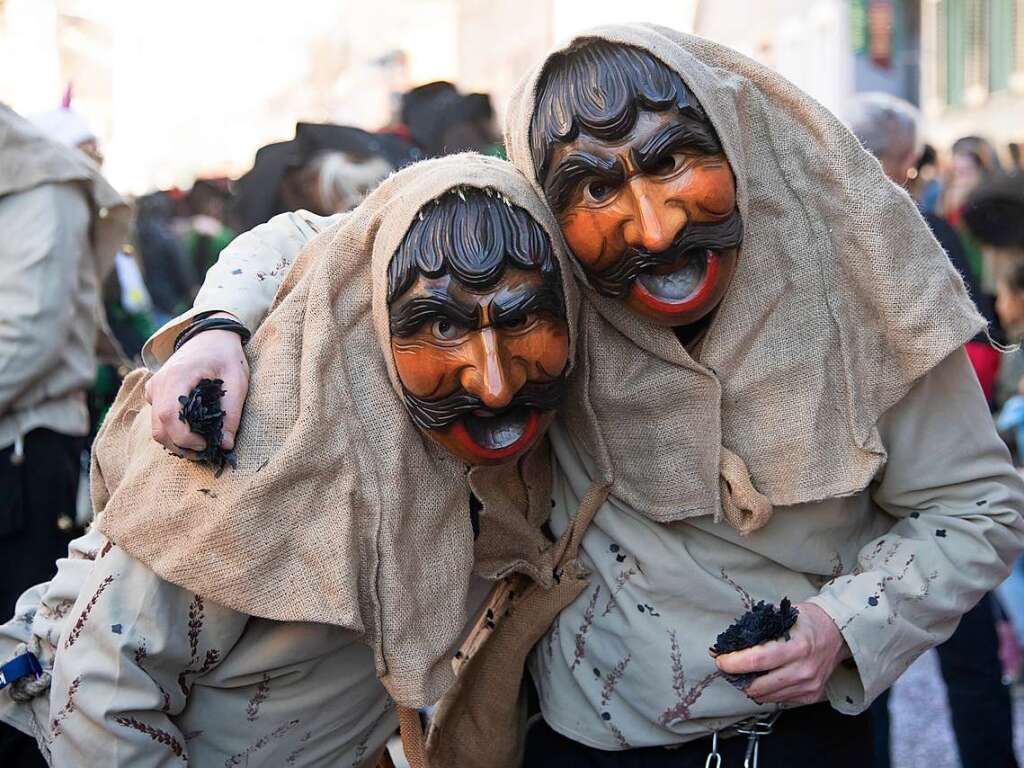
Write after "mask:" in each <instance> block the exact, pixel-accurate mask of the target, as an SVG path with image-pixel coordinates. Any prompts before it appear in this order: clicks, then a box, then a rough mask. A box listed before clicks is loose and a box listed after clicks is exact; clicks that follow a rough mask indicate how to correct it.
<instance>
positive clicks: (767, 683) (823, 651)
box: [715, 603, 851, 704]
mask: <svg viewBox="0 0 1024 768" xmlns="http://www.w3.org/2000/svg"><path fill="white" fill-rule="evenodd" d="M796 608H797V609H798V610H799V611H800V618H798V619H797V622H796V624H794V625H793V628H792V629H791V630H790V631H789V640H788V641H787V640H772V641H770V642H767V643H762V644H761V645H755V646H754V647H753V648H747V649H745V650H742V651H736V652H735V653H723V654H722V655H720V656H717V657H716V658H715V664H716V665H717V666H718V668H719V669H720V670H721V671H722V672H726V673H728V674H745V673H749V672H764V673H765V674H763V675H761V676H760V677H758V678H756V679H755V680H754V682H752V683H751V684H750V685H749V686H748V687H747V688H746V689H745V690H744V693H746V694H747V696H749V697H750V698H751V699H753V700H754V701H756V702H758V703H759V704H763V703H778V704H813V703H814V702H817V701H824V699H825V684H826V683H827V682H828V679H829V678H830V677H831V676H832V672H833V671H835V668H836V667H837V666H838V665H839V663H840V662H841V661H843V659H846V658H849V657H850V655H851V654H850V650H849V648H847V646H846V642H845V641H844V640H843V636H842V634H841V633H840V632H839V628H838V627H837V626H836V625H835V622H834V621H832V617H830V616H829V615H828V614H827V613H825V611H823V610H822V609H821V608H819V607H818V606H816V605H814V603H798V604H797V606H796Z"/></svg>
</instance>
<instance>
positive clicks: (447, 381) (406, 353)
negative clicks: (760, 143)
mask: <svg viewBox="0 0 1024 768" xmlns="http://www.w3.org/2000/svg"><path fill="white" fill-rule="evenodd" d="M561 279H562V278H561V275H560V274H559V270H558V265H557V262H556V260H555V256H554V253H553V251H552V249H551V243H550V241H549V239H548V236H547V234H546V233H545V231H544V229H543V228H542V227H541V226H540V225H539V224H538V223H537V222H536V221H534V220H533V218H531V217H530V215H529V214H528V213H527V212H526V211H525V210H523V209H522V208H519V207H518V206H514V205H511V204H509V203H507V202H506V201H505V200H503V199H502V198H501V197H500V196H498V195H496V194H493V193H490V192H489V191H483V190H479V189H475V188H462V189H458V190H456V191H454V192H452V193H449V194H446V195H444V196H442V197H441V198H439V199H438V200H436V201H434V202H433V203H430V204H428V205H427V206H426V207H424V209H423V210H422V211H421V212H420V215H419V216H418V217H417V218H416V219H415V220H414V221H413V224H412V226H411V227H410V228H409V231H408V232H407V233H406V235H405V237H404V238H403V240H402V243H401V245H400V246H399V248H398V251H397V252H396V253H395V256H394V257H393V258H392V260H391V264H390V266H389V269H388V307H389V313H390V325H391V351H392V354H393V355H394V360H395V367H396V369H397V372H398V377H399V379H400V381H401V384H402V388H403V390H404V396H405V402H406V406H407V407H408V409H409V413H410V415H411V416H412V418H413V420H414V421H415V422H416V424H417V426H418V427H420V429H422V430H423V431H424V432H425V433H426V434H427V435H428V436H429V437H430V438H431V439H433V440H435V441H436V442H437V443H439V444H440V445H442V446H443V447H444V448H446V449H447V450H449V451H451V452H452V453H453V454H455V455H456V456H458V457H459V458H460V459H462V460H463V461H465V462H466V463H467V464H499V463H504V462H510V461H515V460H516V459H518V458H519V457H520V456H522V455H523V454H524V453H525V452H526V451H527V450H528V449H529V448H530V447H531V446H533V445H534V444H536V442H537V441H538V440H539V439H540V437H541V436H542V435H543V434H544V432H545V431H546V430H547V428H548V426H549V425H550V423H551V420H552V419H553V418H554V411H555V408H556V407H557V405H558V402H559V400H560V399H561V395H562V391H563V385H564V379H565V374H566V371H567V368H568V362H569V331H568V325H567V323H566V319H565V302H564V298H563V293H562V285H561Z"/></svg>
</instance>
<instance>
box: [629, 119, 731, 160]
mask: <svg viewBox="0 0 1024 768" xmlns="http://www.w3.org/2000/svg"><path fill="white" fill-rule="evenodd" d="M680 149H694V150H697V151H698V152H702V153H703V154H706V155H717V154H720V153H721V151H722V145H721V144H719V142H718V139H717V137H716V136H715V134H714V132H713V131H712V130H711V129H710V128H709V127H708V126H707V125H706V124H705V123H703V122H701V121H698V120H687V119H686V118H685V117H680V119H679V120H678V121H676V122H674V123H672V124H671V125H668V126H666V127H665V128H663V129H662V130H660V131H658V132H657V133H656V134H654V135H653V136H652V137H651V138H649V139H648V140H647V141H646V142H644V145H643V146H642V147H640V148H639V149H633V150H630V153H631V155H632V158H633V162H634V163H635V164H636V167H637V168H639V169H640V170H641V171H643V172H645V173H649V172H650V171H653V170H654V169H655V168H657V166H658V164H659V163H660V162H661V161H662V160H664V157H665V155H666V154H667V153H669V152H673V151H678V150H680Z"/></svg>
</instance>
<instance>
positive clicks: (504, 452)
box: [451, 409, 540, 461]
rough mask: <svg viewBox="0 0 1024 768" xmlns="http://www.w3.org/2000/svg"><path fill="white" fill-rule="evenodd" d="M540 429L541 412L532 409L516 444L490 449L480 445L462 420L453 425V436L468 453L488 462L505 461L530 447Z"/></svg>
mask: <svg viewBox="0 0 1024 768" xmlns="http://www.w3.org/2000/svg"><path fill="white" fill-rule="evenodd" d="M539 428H540V412H539V411H537V410H536V409H531V410H530V414H529V416H527V418H526V423H525V424H524V425H523V432H522V434H521V435H520V436H519V438H518V439H517V440H516V441H515V442H513V443H510V444H509V445H505V446H502V447H501V448H489V447H487V446H485V445H480V443H478V442H477V441H476V440H474V439H473V437H472V435H470V434H469V430H468V429H466V425H465V424H464V423H463V421H462V420H461V419H460V420H459V421H457V422H455V424H453V425H452V428H451V435H452V437H454V438H455V442H456V443H458V444H459V446H460V447H461V448H462V449H463V450H465V451H466V453H469V454H472V455H474V456H479V457H480V458H481V459H484V460H487V461H503V460H505V459H508V458H511V457H512V456H515V455H516V454H517V453H519V452H520V451H522V450H523V449H525V448H526V447H527V446H529V445H530V443H532V442H533V440H534V438H535V437H536V436H537V431H538V430H539Z"/></svg>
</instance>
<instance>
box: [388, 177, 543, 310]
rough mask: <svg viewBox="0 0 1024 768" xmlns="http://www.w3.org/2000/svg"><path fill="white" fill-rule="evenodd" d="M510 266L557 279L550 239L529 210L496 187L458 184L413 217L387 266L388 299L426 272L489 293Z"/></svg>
mask: <svg viewBox="0 0 1024 768" xmlns="http://www.w3.org/2000/svg"><path fill="white" fill-rule="evenodd" d="M506 267H517V268H519V269H536V270H540V271H541V272H543V273H544V274H545V276H546V277H547V279H550V280H556V281H557V279H558V262H557V261H555V254H554V251H553V250H552V248H551V240H550V238H549V237H548V234H547V232H545V231H544V228H543V227H542V226H541V225H540V224H538V223H537V222H536V221H535V220H534V218H533V217H532V216H530V214H529V213H527V212H526V211H525V210H523V209H522V208H520V207H519V206H518V205H513V204H512V203H510V202H508V201H507V200H506V199H505V198H504V197H502V196H501V195H500V194H498V193H496V192H493V191H491V190H483V189H478V188H476V187H458V188H456V189H453V190H451V191H450V192H447V193H445V194H444V195H442V196H441V197H439V198H438V199H436V200H434V201H432V202H430V203H427V204H426V205H425V206H423V208H421V209H420V212H419V214H418V215H417V216H416V218H414V219H413V222H412V226H410V227H409V231H408V232H406V233H405V237H404V238H402V242H401V244H400V245H399V246H398V250H397V251H395V255H394V257H392V259H391V264H390V265H389V266H388V303H389V304H390V303H391V302H392V301H394V300H395V299H396V298H398V297H399V296H401V295H402V294H403V293H405V292H406V291H407V290H408V289H409V287H410V286H411V285H412V284H413V283H414V282H416V278H417V277H419V276H420V275H421V274H422V275H426V276H427V277H440V276H441V275H451V276H452V277H453V278H455V279H456V280H458V281H459V282H460V283H462V284H463V285H464V286H466V287H467V288H470V289H472V290H474V291H488V290H490V289H492V288H493V287H494V286H495V285H497V283H498V281H499V280H500V279H501V276H502V274H503V273H504V271H505V268H506Z"/></svg>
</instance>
